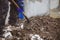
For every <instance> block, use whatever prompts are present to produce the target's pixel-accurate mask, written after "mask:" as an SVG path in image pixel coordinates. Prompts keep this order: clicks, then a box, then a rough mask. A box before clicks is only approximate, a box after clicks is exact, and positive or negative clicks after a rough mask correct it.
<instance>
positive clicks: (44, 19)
mask: <svg viewBox="0 0 60 40" xmlns="http://www.w3.org/2000/svg"><path fill="white" fill-rule="evenodd" d="M29 20H30V23H27V21H26V20H23V21H21V20H20V21H19V23H20V24H21V23H23V24H24V28H23V29H17V30H16V29H15V30H12V31H11V33H12V35H13V37H12V38H10V39H8V38H7V39H6V40H31V37H30V34H33V35H34V34H38V35H39V36H40V37H41V38H42V39H43V40H60V32H59V31H60V25H59V24H60V22H59V21H60V19H59V18H58V19H55V18H51V17H49V16H36V17H31V18H29ZM36 40H37V39H36Z"/></svg>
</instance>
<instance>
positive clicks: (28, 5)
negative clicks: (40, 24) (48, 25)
mask: <svg viewBox="0 0 60 40" xmlns="http://www.w3.org/2000/svg"><path fill="white" fill-rule="evenodd" d="M58 3H59V0H41V2H40V1H39V0H25V15H26V16H27V17H28V18H29V17H32V16H37V15H39V16H42V15H47V14H49V13H48V12H49V9H54V8H57V7H58Z"/></svg>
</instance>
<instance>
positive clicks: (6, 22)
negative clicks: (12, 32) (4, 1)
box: [5, 2, 11, 25]
mask: <svg viewBox="0 0 60 40" xmlns="http://www.w3.org/2000/svg"><path fill="white" fill-rule="evenodd" d="M10 4H11V3H10V2H9V3H8V6H9V8H8V12H7V16H6V20H5V25H8V21H9V16H10Z"/></svg>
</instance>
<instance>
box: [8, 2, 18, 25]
mask: <svg viewBox="0 0 60 40" xmlns="http://www.w3.org/2000/svg"><path fill="white" fill-rule="evenodd" d="M10 2H11V1H10ZM10 8H11V9H10V17H9V24H10V25H16V22H17V14H18V13H17V10H16V7H15V5H14V4H13V3H12V2H11V5H10Z"/></svg>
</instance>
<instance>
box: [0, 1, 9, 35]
mask: <svg viewBox="0 0 60 40" xmlns="http://www.w3.org/2000/svg"><path fill="white" fill-rule="evenodd" d="M7 11H8V0H0V35H3V28H4V27H3V26H4V25H5V18H6V15H7Z"/></svg>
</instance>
